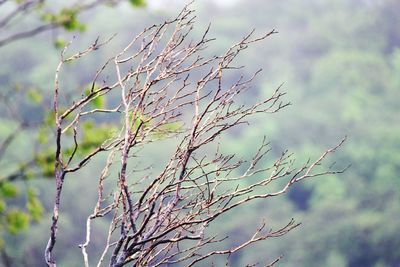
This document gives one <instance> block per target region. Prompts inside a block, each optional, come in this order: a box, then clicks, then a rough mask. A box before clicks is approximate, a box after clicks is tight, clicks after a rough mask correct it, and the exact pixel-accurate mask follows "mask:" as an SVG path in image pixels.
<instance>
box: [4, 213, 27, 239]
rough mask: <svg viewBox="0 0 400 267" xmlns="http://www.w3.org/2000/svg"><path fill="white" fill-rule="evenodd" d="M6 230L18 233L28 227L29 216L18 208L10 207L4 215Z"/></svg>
mask: <svg viewBox="0 0 400 267" xmlns="http://www.w3.org/2000/svg"><path fill="white" fill-rule="evenodd" d="M6 221H7V230H8V232H10V233H11V234H14V235H15V234H18V233H19V232H21V231H24V230H26V229H27V228H28V225H29V216H28V215H27V214H26V213H23V212H21V211H20V210H18V209H12V210H11V211H9V212H8V213H7V215H6Z"/></svg>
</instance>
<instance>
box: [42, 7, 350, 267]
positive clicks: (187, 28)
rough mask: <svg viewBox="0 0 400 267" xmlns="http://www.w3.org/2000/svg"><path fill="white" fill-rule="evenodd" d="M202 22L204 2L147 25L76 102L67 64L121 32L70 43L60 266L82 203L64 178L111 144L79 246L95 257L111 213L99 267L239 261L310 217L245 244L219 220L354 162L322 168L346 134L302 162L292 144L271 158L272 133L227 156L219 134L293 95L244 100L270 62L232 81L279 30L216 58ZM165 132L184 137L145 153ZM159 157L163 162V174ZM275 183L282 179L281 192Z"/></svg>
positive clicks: (63, 111) (58, 121)
mask: <svg viewBox="0 0 400 267" xmlns="http://www.w3.org/2000/svg"><path fill="white" fill-rule="evenodd" d="M194 23H195V15H194V11H193V10H192V9H191V8H190V6H186V7H185V8H184V9H183V10H182V11H181V13H180V14H179V15H178V16H177V17H176V18H175V19H172V20H166V21H164V22H163V23H161V24H159V25H153V26H151V27H148V28H146V29H144V30H143V31H142V32H141V33H139V34H138V35H137V36H136V37H134V38H133V39H132V40H131V42H130V43H129V44H128V45H127V46H126V47H125V48H124V49H122V50H121V51H120V52H119V53H117V54H116V55H115V57H113V58H110V59H109V60H108V61H106V62H104V65H102V66H101V67H100V68H99V69H98V71H97V72H96V73H95V74H94V78H93V80H92V82H91V85H90V86H89V88H87V89H86V91H84V92H82V95H81V97H79V98H77V99H74V100H70V101H69V104H65V102H63V103H64V104H62V103H61V99H65V98H64V97H63V94H64V93H65V91H64V90H63V88H62V87H61V86H60V84H61V82H60V72H61V71H62V68H63V66H64V64H66V63H70V62H73V61H77V60H80V59H82V58H84V57H85V56H86V55H88V54H91V53H92V52H94V51H96V50H98V49H100V48H101V47H102V46H103V45H106V44H107V43H108V42H109V41H110V40H111V39H108V40H106V41H104V42H101V41H99V40H96V41H95V42H94V43H93V44H92V45H91V46H90V47H88V48H87V49H86V50H84V51H81V52H77V53H75V54H72V55H68V47H69V46H66V47H65V49H64V50H63V51H62V54H61V60H60V63H59V65H58V67H57V70H56V74H55V86H54V100H53V116H54V120H53V123H54V125H55V137H56V138H55V144H53V146H54V147H55V150H54V147H53V151H54V153H55V156H54V158H50V162H52V163H53V165H52V166H53V169H51V172H54V177H55V183H56V194H55V199H54V213H53V217H52V224H51V230H50V238H49V241H48V244H47V246H46V249H45V260H46V263H47V265H48V266H56V257H55V255H54V252H53V250H54V248H55V245H56V238H57V234H58V230H59V228H61V229H62V226H60V225H59V216H60V207H61V204H62V201H73V200H69V199H62V193H63V186H64V181H65V179H72V178H73V177H71V176H72V175H73V174H74V173H76V172H79V171H80V170H81V169H83V168H85V166H86V165H87V164H88V163H89V162H90V161H91V160H92V159H93V158H94V157H96V156H98V155H99V154H101V153H106V154H107V160H106V161H105V163H104V168H103V170H102V171H101V174H100V175H99V177H98V181H97V187H98V199H97V202H96V204H95V206H94V209H93V212H92V213H91V214H90V215H89V216H88V217H87V224H86V236H85V237H84V239H85V241H84V242H83V243H82V244H80V248H81V250H82V255H83V262H84V265H85V266H89V253H88V247H89V246H90V242H91V240H92V232H91V227H92V222H93V221H94V220H96V219H98V218H108V219H109V223H110V224H109V227H108V229H104V231H105V232H107V233H108V234H107V236H108V237H107V240H106V243H105V244H104V250H103V253H102V254H101V256H100V258H98V259H97V260H96V261H97V262H98V263H97V266H100V265H102V264H103V263H104V262H105V261H107V262H108V265H109V266H112V267H117V266H124V265H130V266H167V265H168V266H169V265H171V266H175V265H181V264H182V265H184V266H194V265H196V264H198V263H201V262H204V261H210V260H212V259H211V258H213V257H218V256H226V257H227V259H229V256H230V255H232V254H234V253H236V252H238V251H241V250H243V249H245V248H247V247H248V246H249V245H251V244H253V243H256V242H259V241H263V240H266V239H268V238H271V237H280V236H282V235H284V234H286V233H287V232H289V231H290V230H292V229H293V228H295V227H297V226H298V225H299V224H298V223H296V222H295V221H294V220H293V219H292V220H290V221H289V222H288V223H287V224H285V225H283V226H282V227H280V228H278V229H267V226H266V224H265V223H264V222H262V223H261V224H260V227H259V228H258V229H255V230H254V235H252V236H250V237H249V238H248V239H247V240H246V241H244V242H242V243H240V244H238V245H237V246H234V247H228V248H225V249H216V248H215V245H216V244H218V243H221V242H222V241H223V240H224V239H225V238H224V237H219V236H212V235H210V234H209V233H208V231H207V230H208V227H209V226H210V224H212V223H213V222H214V221H215V220H216V219H217V218H219V217H221V216H229V213H228V212H229V211H230V210H232V209H236V208H238V207H241V206H242V205H244V204H246V203H249V202H253V201H255V200H257V199H268V198H271V197H275V196H279V195H281V194H284V193H286V192H287V191H288V189H289V188H290V187H291V186H292V185H294V184H295V183H297V182H299V181H302V180H304V179H306V178H310V177H315V176H321V175H325V174H332V173H340V172H342V171H343V170H333V169H331V167H332V166H328V167H326V168H323V167H321V165H322V164H323V162H324V160H325V159H326V157H327V156H328V155H329V154H330V153H333V152H334V151H335V150H336V149H337V148H338V147H339V146H340V145H342V143H343V141H344V140H343V141H341V142H340V143H339V144H338V145H337V146H335V147H333V148H331V149H328V150H326V151H325V152H324V153H322V155H321V156H320V157H318V158H317V159H316V160H314V161H311V160H307V161H306V162H305V163H304V164H303V165H301V166H300V167H295V165H294V159H293V157H292V154H290V153H288V152H287V151H285V152H283V153H282V155H281V156H280V157H279V158H277V159H276V160H275V162H274V163H273V164H272V165H271V166H265V164H266V163H265V158H266V155H267V154H268V152H269V145H268V143H267V142H266V140H265V138H264V140H262V141H260V146H259V147H258V148H255V149H254V155H253V157H252V158H251V159H249V160H246V161H244V160H241V159H238V158H237V157H236V155H226V154H224V153H223V152H222V151H221V150H220V143H221V142H224V134H225V133H226V132H227V131H228V130H231V129H232V128H235V127H239V126H244V127H246V125H248V120H249V119H250V118H251V117H252V116H254V115H256V114H260V115H262V114H269V113H275V112H278V111H279V110H280V109H282V108H284V107H285V106H287V105H288V103H285V102H284V101H283V100H282V97H283V95H284V93H282V92H281V87H279V88H277V89H276V90H275V91H274V92H273V93H272V95H271V96H270V97H269V98H267V99H263V100H260V101H251V100H249V101H247V102H248V104H241V103H240V99H239V97H240V96H243V94H244V92H245V91H246V90H248V89H249V86H250V83H251V81H252V80H253V79H254V77H255V76H256V75H257V74H259V72H260V71H257V72H256V73H255V74H254V75H253V76H252V77H243V76H240V74H239V73H238V76H237V80H236V82H234V83H228V82H227V80H226V79H225V75H226V73H227V72H230V71H233V72H234V71H237V70H238V69H239V68H240V67H239V66H235V65H234V61H235V59H236V57H237V56H238V55H239V54H240V53H241V52H242V51H243V50H245V49H246V48H247V47H248V46H249V45H251V44H252V43H255V42H259V41H262V40H264V39H266V38H268V37H269V36H271V35H273V34H275V33H276V31H275V30H272V31H270V32H268V33H266V34H264V35H262V36H259V37H254V31H252V32H251V33H250V34H248V35H246V36H245V37H244V38H243V39H242V40H241V41H239V42H238V43H237V44H235V45H233V46H231V47H230V48H229V49H228V50H227V51H226V52H225V53H224V54H222V55H220V56H213V57H209V58H205V57H203V56H202V51H203V50H204V49H206V47H207V46H208V45H209V44H210V43H211V42H212V41H213V39H212V38H209V37H208V32H209V28H207V29H206V30H205V32H204V34H203V35H202V37H201V38H200V39H199V40H196V41H195V40H192V39H191V38H190V33H191V31H192V30H193V27H194ZM99 118H101V120H100V119H99ZM116 118H117V119H116ZM247 127H249V126H247ZM164 140H171V141H172V142H176V149H174V150H173V151H170V157H169V158H168V159H166V160H165V162H145V163H143V162H140V161H139V160H140V158H141V151H143V150H145V149H156V150H159V151H160V152H161V151H162V150H163V147H162V145H163V141H164ZM53 155H54V154H53ZM152 165H158V166H160V165H163V166H164V167H162V168H161V172H159V173H154V172H152V168H151V166H152ZM321 168H323V169H321ZM92 178H93V177H91V179H92ZM271 185H274V186H277V185H282V186H281V187H280V189H278V190H273V189H272V188H271ZM93 186H94V183H93ZM275 188H276V187H275ZM279 259H280V257H278V258H277V259H276V260H274V261H273V262H270V263H268V264H267V265H266V266H272V265H274V264H275V263H276V262H278V261H279ZM90 262H91V261H90Z"/></svg>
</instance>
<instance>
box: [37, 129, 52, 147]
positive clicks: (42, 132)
mask: <svg viewBox="0 0 400 267" xmlns="http://www.w3.org/2000/svg"><path fill="white" fill-rule="evenodd" d="M48 134H49V133H48V132H47V130H46V128H45V127H40V129H39V132H38V136H37V140H38V142H39V144H41V145H44V144H47V143H48V142H49V137H48Z"/></svg>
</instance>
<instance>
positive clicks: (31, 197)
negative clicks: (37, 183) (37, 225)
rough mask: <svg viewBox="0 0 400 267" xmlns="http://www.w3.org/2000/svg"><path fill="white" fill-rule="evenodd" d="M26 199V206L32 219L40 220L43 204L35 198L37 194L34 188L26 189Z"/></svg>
mask: <svg viewBox="0 0 400 267" xmlns="http://www.w3.org/2000/svg"><path fill="white" fill-rule="evenodd" d="M27 194H28V201H27V203H26V208H27V210H28V212H29V214H30V216H31V217H32V220H33V221H36V222H38V221H40V219H41V218H42V216H43V206H42V204H41V203H40V201H39V199H38V198H37V194H36V191H35V189H34V188H29V189H28V193H27Z"/></svg>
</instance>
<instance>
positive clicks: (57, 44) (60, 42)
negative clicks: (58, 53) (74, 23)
mask: <svg viewBox="0 0 400 267" xmlns="http://www.w3.org/2000/svg"><path fill="white" fill-rule="evenodd" d="M66 45H67V42H66V41H65V40H64V39H61V38H57V39H56V40H55V41H54V46H55V48H57V49H62V48H64V47H65V46H66Z"/></svg>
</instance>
